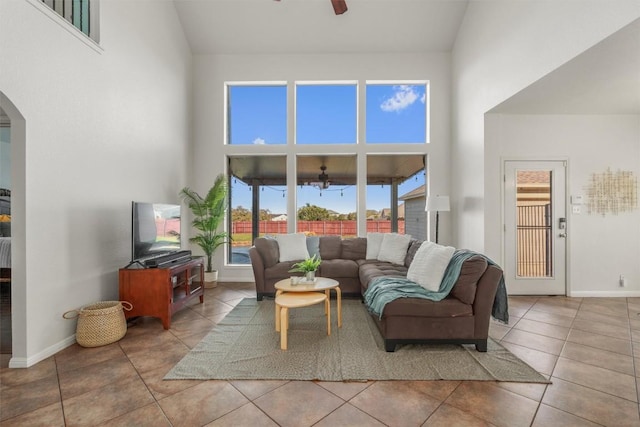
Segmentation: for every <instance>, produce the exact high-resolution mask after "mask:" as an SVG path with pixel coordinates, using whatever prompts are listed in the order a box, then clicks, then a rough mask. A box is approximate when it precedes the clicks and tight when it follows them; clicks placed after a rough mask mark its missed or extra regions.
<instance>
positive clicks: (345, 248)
mask: <svg viewBox="0 0 640 427" xmlns="http://www.w3.org/2000/svg"><path fill="white" fill-rule="evenodd" d="M366 256H367V239H366V238H365V237H354V238H352V239H344V240H343V241H342V258H343V259H352V260H359V259H365V258H366Z"/></svg>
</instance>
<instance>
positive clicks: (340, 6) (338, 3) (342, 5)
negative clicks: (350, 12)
mask: <svg viewBox="0 0 640 427" xmlns="http://www.w3.org/2000/svg"><path fill="white" fill-rule="evenodd" d="M275 1H280V0H275ZM331 5H332V6H333V11H334V12H335V13H336V15H342V14H343V13H345V12H346V11H347V1H346V0H331Z"/></svg>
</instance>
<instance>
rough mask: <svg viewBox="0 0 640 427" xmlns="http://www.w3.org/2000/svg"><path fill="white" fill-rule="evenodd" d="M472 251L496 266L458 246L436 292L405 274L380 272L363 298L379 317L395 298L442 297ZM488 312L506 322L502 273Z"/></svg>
mask: <svg viewBox="0 0 640 427" xmlns="http://www.w3.org/2000/svg"><path fill="white" fill-rule="evenodd" d="M475 255H479V256H481V257H483V258H485V259H486V260H487V263H488V264H489V265H496V266H497V264H496V263H494V262H493V261H492V260H491V259H489V258H488V257H486V256H484V255H482V254H479V253H477V252H473V251H469V250H457V251H455V252H454V254H453V256H452V257H451V261H449V265H448V266H447V268H446V270H445V273H444V277H443V278H442V282H441V283H440V288H439V289H438V291H437V292H433V291H429V290H427V289H425V288H423V287H422V286H420V285H418V284H417V283H415V282H413V281H411V280H409V279H407V278H404V277H390V276H381V277H377V278H375V279H373V280H372V281H371V284H370V285H369V287H368V288H367V290H366V291H365V293H364V302H365V303H366V304H367V307H368V309H369V311H370V312H371V313H373V314H375V315H376V316H378V318H379V319H381V318H382V313H383V311H384V307H385V305H387V304H388V303H390V302H391V301H394V300H396V299H398V298H421V299H428V300H431V301H441V300H443V299H444V298H446V296H447V295H449V292H451V289H452V288H453V285H455V283H456V282H457V281H458V277H460V270H461V269H462V264H463V263H464V262H465V261H466V260H467V259H469V258H471V257H472V256H475ZM491 315H492V316H493V317H494V318H495V319H497V320H500V321H501V322H504V323H508V322H509V305H508V301H507V288H506V285H505V282H504V275H503V276H501V277H500V282H499V283H498V289H497V291H496V296H495V298H494V301H493V307H492V309H491Z"/></svg>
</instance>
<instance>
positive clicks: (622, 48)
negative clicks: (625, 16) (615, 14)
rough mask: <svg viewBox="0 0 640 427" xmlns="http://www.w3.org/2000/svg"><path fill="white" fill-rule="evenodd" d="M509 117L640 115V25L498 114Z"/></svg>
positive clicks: (501, 108) (518, 96)
mask: <svg viewBox="0 0 640 427" xmlns="http://www.w3.org/2000/svg"><path fill="white" fill-rule="evenodd" d="M490 112H492V113H508V114H640V20H636V21H634V22H633V23H631V24H630V25H628V26H626V27H625V28H623V29H621V30H620V31H618V32H616V33H614V34H613V35H611V36H609V37H608V38H606V39H604V40H603V41H601V42H600V43H598V44H597V45H595V46H593V47H592V48H590V49H588V50H587V51H585V52H584V53H582V54H581V55H578V56H577V57H575V58H574V59H572V60H571V61H569V62H567V63H566V64H564V65H563V66H561V67H559V68H557V69H556V70H554V71H553V72H551V73H549V74H548V75H546V76H544V77H543V78H541V79H540V80H538V81H536V82H535V83H533V84H531V85H530V86H529V87H527V88H525V89H523V90H522V91H520V92H519V93H517V94H516V95H514V96H512V97H511V98H509V99H507V100H506V101H504V102H503V103H501V104H499V105H498V106H496V107H495V108H493V109H492V110H491V111H490Z"/></svg>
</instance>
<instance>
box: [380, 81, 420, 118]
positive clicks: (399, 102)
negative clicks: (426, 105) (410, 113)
mask: <svg viewBox="0 0 640 427" xmlns="http://www.w3.org/2000/svg"><path fill="white" fill-rule="evenodd" d="M393 90H394V91H395V93H394V94H393V96H392V97H391V98H388V99H385V100H384V102H382V104H380V109H381V110H382V111H385V112H393V111H402V110H404V109H405V108H407V107H409V106H410V105H411V104H413V103H414V102H416V100H417V99H418V94H417V93H416V91H415V90H413V86H409V85H399V86H394V87H393Z"/></svg>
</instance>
